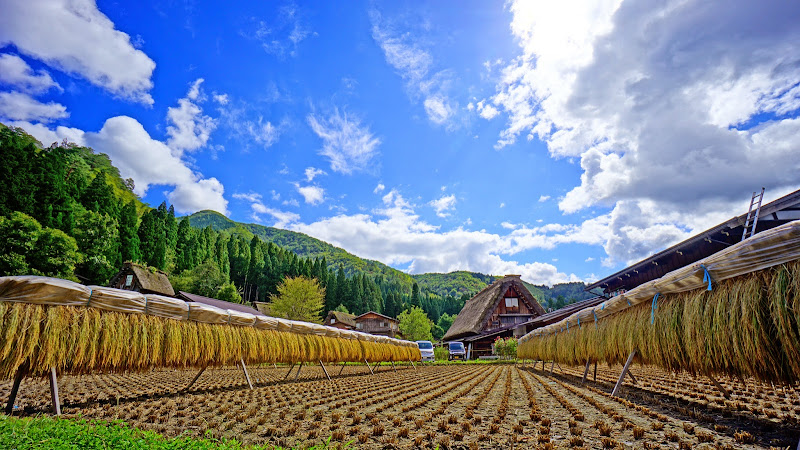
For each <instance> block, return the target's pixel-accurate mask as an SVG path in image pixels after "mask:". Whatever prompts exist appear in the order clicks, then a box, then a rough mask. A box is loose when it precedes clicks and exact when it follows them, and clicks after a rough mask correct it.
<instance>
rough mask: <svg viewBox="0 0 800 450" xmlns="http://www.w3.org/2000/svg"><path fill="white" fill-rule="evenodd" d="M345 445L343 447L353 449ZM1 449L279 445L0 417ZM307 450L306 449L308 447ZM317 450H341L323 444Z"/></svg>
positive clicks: (233, 449) (203, 449)
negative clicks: (170, 435) (250, 443)
mask: <svg viewBox="0 0 800 450" xmlns="http://www.w3.org/2000/svg"><path fill="white" fill-rule="evenodd" d="M349 447H350V446H349V445H348V444H344V445H343V446H342V447H341V448H349ZM0 448H4V449H57V450H60V449H124V450H136V449H156V450H158V449H175V450H177V449H190V450H211V449H213V450H239V449H256V450H261V449H264V450H266V449H269V450H278V449H281V447H275V446H271V445H268V446H245V445H242V444H241V443H239V442H238V441H235V440H227V439H215V438H212V437H206V438H192V437H177V438H165V437H164V436H161V435H160V434H158V433H154V432H152V431H144V430H139V429H137V428H132V427H130V426H128V425H127V424H125V423H124V422H121V421H120V422H111V423H109V422H102V421H89V420H86V419H81V418H78V419H61V418H53V417H45V416H41V417H32V418H31V417H26V418H16V417H8V416H3V415H0ZM304 448H305V447H304ZM307 448H308V449H313V450H322V449H328V448H339V447H338V445H331V444H329V443H320V444H319V445H315V446H313V447H307Z"/></svg>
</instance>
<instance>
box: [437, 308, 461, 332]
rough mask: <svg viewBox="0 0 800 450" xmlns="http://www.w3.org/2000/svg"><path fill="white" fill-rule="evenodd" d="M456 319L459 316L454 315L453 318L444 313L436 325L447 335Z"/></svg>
mask: <svg viewBox="0 0 800 450" xmlns="http://www.w3.org/2000/svg"><path fill="white" fill-rule="evenodd" d="M456 317H458V315H457V314H453V315H452V316H451V315H450V314H447V313H444V314H442V316H441V317H439V322H438V323H437V324H436V325H438V326H439V327H440V328H441V329H442V330H444V332H445V333H447V330H449V329H450V327H451V326H453V322H454V321H455V320H456Z"/></svg>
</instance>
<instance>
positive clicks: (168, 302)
mask: <svg viewBox="0 0 800 450" xmlns="http://www.w3.org/2000/svg"><path fill="white" fill-rule="evenodd" d="M145 300H146V301H145V308H144V310H145V311H144V313H145V314H149V315H151V316H157V317H163V318H165V319H175V320H186V317H187V314H188V312H189V305H187V304H186V302H185V301H183V300H181V299H179V298H172V297H164V296H163V295H146V296H145Z"/></svg>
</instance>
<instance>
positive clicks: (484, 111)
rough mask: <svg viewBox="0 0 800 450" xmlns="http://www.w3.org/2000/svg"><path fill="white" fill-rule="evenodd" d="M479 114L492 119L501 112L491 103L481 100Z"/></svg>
mask: <svg viewBox="0 0 800 450" xmlns="http://www.w3.org/2000/svg"><path fill="white" fill-rule="evenodd" d="M478 114H480V116H481V117H483V118H484V119H486V120H492V119H494V118H495V117H497V115H498V114H500V111H499V110H498V109H497V108H495V107H494V106H492V105H491V104H488V103H486V102H485V101H483V100H481V101H479V102H478Z"/></svg>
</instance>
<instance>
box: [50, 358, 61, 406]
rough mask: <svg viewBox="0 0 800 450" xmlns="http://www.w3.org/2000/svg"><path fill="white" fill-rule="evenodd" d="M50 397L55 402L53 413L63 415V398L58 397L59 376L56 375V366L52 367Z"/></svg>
mask: <svg viewBox="0 0 800 450" xmlns="http://www.w3.org/2000/svg"><path fill="white" fill-rule="evenodd" d="M50 399H51V400H52V402H53V414H55V415H57V416H60V415H61V400H60V399H59V398H58V378H57V377H56V368H55V367H51V368H50Z"/></svg>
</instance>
